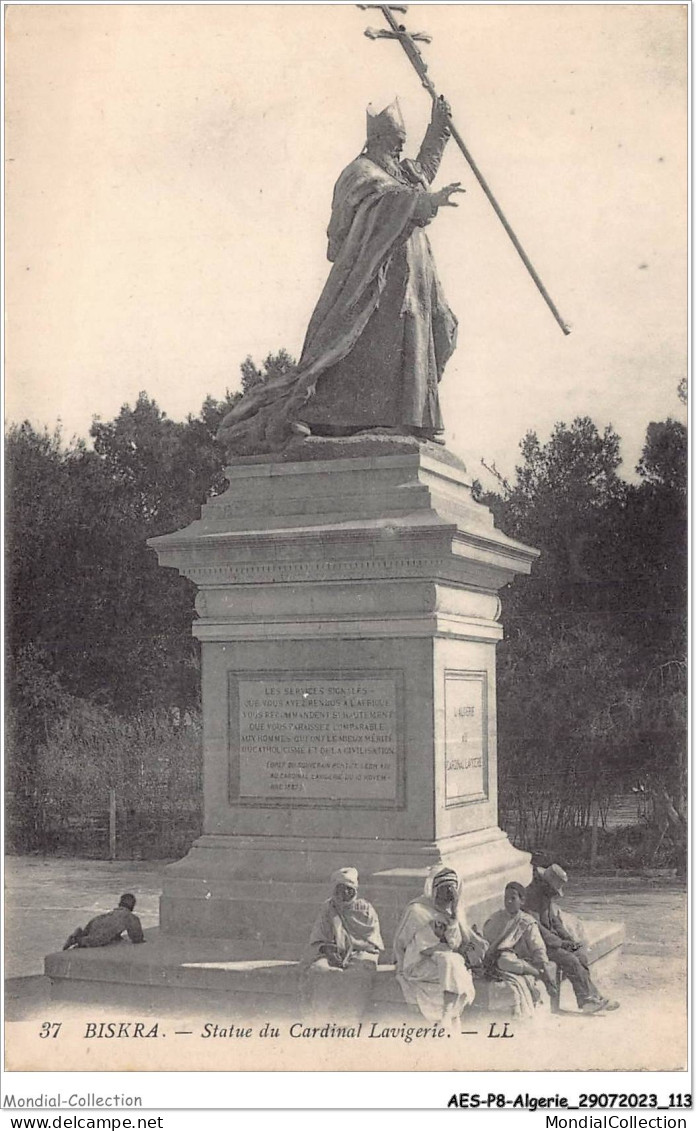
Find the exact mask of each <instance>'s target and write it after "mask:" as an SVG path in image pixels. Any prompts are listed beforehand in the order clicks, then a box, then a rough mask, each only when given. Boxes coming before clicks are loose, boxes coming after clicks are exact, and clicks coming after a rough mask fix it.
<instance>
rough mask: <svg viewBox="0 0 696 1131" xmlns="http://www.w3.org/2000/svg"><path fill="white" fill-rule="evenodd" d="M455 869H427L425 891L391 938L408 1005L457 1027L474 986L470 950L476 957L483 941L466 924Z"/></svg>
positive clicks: (427, 1016) (483, 946)
mask: <svg viewBox="0 0 696 1131" xmlns="http://www.w3.org/2000/svg"><path fill="white" fill-rule="evenodd" d="M459 903H460V901H459V881H458V878H457V874H456V872H454V871H453V870H452V869H451V868H448V867H445V866H443V865H441V864H440V865H436V866H435V868H433V869H431V871H430V874H429V876H428V878H427V879H426V881H425V889H424V892H423V895H422V896H420V897H419V898H418V899H414V900H412V901H411V903H409V905H408V907H407V908H406V911H405V912H404V915H403V918H402V920H401V922H400V924H399V926H398V928H397V931H396V936H395V939H394V961H395V963H396V977H397V979H398V981H399V984H400V985H401V988H402V990H403V992H404V998H405V1000H406V1001H407V1002H408V1003H409V1005H417V1006H418V1008H419V1009H420V1011H421V1013H422V1014H423V1016H424V1017H425V1018H426V1019H427V1020H428V1021H439V1022H441V1023H442V1024H443V1025H444V1026H445V1027H446V1028H450V1029H456V1026H457V1025H458V1023H459V1019H460V1017H461V1014H462V1011H463V1009H464V1008H465V1007H466V1006H467V1005H471V1004H472V1002H473V1000H474V995H475V990H474V983H473V980H472V977H471V972H470V970H469V967H468V964H467V958H466V957H465V955H467V953H468V952H470V951H471V952H477V953H476V958H477V959H480V958H481V956H482V953H483V951H484V950H485V946H486V944H485V941H484V940H483V939H482V938H481V937H480V936H479V935H477V934H476V932H475V931H473V930H471V928H469V927H468V926H467V925H466V922H465V920H464V916H463V912H462V909H461V908H460V906H459Z"/></svg>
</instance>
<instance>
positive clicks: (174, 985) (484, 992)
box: [44, 921, 624, 1018]
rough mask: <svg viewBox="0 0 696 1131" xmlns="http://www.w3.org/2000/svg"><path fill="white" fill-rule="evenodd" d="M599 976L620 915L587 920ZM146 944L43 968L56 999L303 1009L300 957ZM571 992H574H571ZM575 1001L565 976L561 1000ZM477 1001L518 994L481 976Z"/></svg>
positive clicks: (383, 983) (396, 999)
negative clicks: (614, 918) (605, 919)
mask: <svg viewBox="0 0 696 1131" xmlns="http://www.w3.org/2000/svg"><path fill="white" fill-rule="evenodd" d="M584 927H585V931H586V934H587V939H588V946H587V949H588V953H589V957H590V964H591V968H592V974H593V977H594V976H595V975H598V976H599V977H600V978H601V977H602V976H605V975H606V973H607V972H608V969H609V966H610V963H611V961H612V960H615V959H616V957H617V956H618V953H619V949H620V947H621V943H622V942H623V938H624V928H623V925H622V924H620V923H607V922H598V921H594V922H593V921H586V922H585V923H584ZM145 937H146V939H147V942H146V943H144V944H142V945H140V946H133V945H132V944H131V943H128V942H123V943H118V944H114V945H113V946H109V947H103V948H99V949H94V950H68V951H61V952H59V953H57V954H49V955H47V957H46V959H45V960H44V970H45V973H46V976H47V977H48V978H49V979H50V982H51V996H52V998H53V1000H55V1001H72V1002H85V1003H89V1004H92V1005H94V1004H99V1005H103V1006H110V1007H116V1006H119V1007H121V1008H128V1009H135V1010H138V1011H140V1012H143V1013H146V1012H153V1011H155V1012H165V1011H166V1012H167V1013H177V1012H178V1013H181V1012H182V1011H183V1012H194V1013H197V1014H199V1015H200V1014H205V1013H209V1014H211V1015H215V1016H218V1015H220V1013H223V1014H225V1015H226V1016H228V1017H229V1016H230V1015H231V1014H234V1015H235V1016H236V1017H243V1016H245V1017H249V1018H251V1017H257V1016H261V1017H263V1016H265V1017H272V1016H277V1017H281V1016H283V1017H290V1016H292V1017H297V1015H298V1011H299V964H298V962H297V960H296V959H295V958H283V957H271V956H259V955H258V951H257V952H256V954H254V953H251V952H247V953H245V952H244V951H243V950H241V949H240V946H239V943H234V942H231V941H229V940H226V939H201V938H193V939H192V938H181V937H175V936H172V935H163V934H161V933H160V931H159V929H154V930H150V931H146V932H145ZM568 994H570V997H568ZM564 999H565V1000H566V1001H567V1004H568V1006H570V1007H572V1004H573V1003H572V990H571V987H570V986H569V985H568V984H567V983H565V984H564V986H563V989H562V1002H561V1004H562V1005H563V1004H564ZM374 1002H375V1007H376V1009H377V1010H378V1011H380V1012H381V1011H383V1010H384V1009H385V1008H390V1007H391V1008H393V1009H399V1008H403V1007H404V1001H403V994H402V991H401V987H400V986H399V984H398V982H397V981H396V978H395V977H394V967H393V965H390V964H384V965H380V966H379V967H378V968H377V974H376V977H375V982H374ZM476 1006H477V1007H480V1008H481V1009H483V1010H485V1011H486V1012H496V1013H497V1012H501V1013H506V1012H510V1010H511V1008H512V996H511V994H510V991H509V989H508V988H507V987H506V986H505V984H504V983H500V982H487V983H482V985H481V987H480V988H479V989H478V991H477V999H476Z"/></svg>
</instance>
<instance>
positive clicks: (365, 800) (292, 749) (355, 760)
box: [230, 672, 403, 808]
mask: <svg viewBox="0 0 696 1131" xmlns="http://www.w3.org/2000/svg"><path fill="white" fill-rule="evenodd" d="M401 716H402V709H401V673H398V672H393V673H390V672H386V673H380V676H379V677H375V676H373V675H372V674H367V675H363V674H360V673H352V672H351V673H342V674H340V675H331V673H326V672H323V673H322V674H321V675H315V674H312V673H311V672H310V673H305V672H303V673H299V674H295V673H292V672H281V673H271V674H266V673H264V674H262V675H259V674H257V673H243V674H242V673H235V674H232V673H231V675H230V722H231V728H230V730H231V751H230V754H231V763H230V765H231V790H230V792H231V800H232V801H235V802H238V803H239V802H241V803H246V804H261V805H268V804H275V805H284V806H286V805H290V806H294V805H302V804H322V803H324V804H331V805H338V806H344V805H349V806H350V805H354V806H358V807H361V808H362V807H367V808H395V807H397V806H398V805H399V804H400V803H401V798H402V793H403V790H402V787H401V762H402V759H401V754H400V750H401V741H400V736H401V734H402V732H403V727H402V722H401Z"/></svg>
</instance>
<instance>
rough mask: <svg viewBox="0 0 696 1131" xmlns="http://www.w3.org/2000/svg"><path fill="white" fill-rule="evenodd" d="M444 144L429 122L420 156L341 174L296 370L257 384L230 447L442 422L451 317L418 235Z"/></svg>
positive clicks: (233, 426)
mask: <svg viewBox="0 0 696 1131" xmlns="http://www.w3.org/2000/svg"><path fill="white" fill-rule="evenodd" d="M445 141H446V130H445V129H444V128H442V127H441V126H438V125H437V124H436V123H431V126H430V127H429V129H428V132H427V133H426V137H425V139H424V142H423V145H422V146H421V150H420V153H419V155H418V159H417V161H415V162H412V161H404V162H401V163H400V164H398V165H394V167H393V168H392V169H391V170H390V171H387V169H385V168H382V167H381V166H380V165H378V164H377V163H376V162H375V161H373V160H372V159H371V158H370V157H368V156H367V155H366V154H363V155H361V156H360V157H358V158H356V160H355V161H353V162H351V164H350V165H348V167H347V168H346V169H345V170H344V171H343V173H342V174H341V176H340V177H339V179H338V182H337V184H336V187H335V190H334V196H333V205H332V214H331V221H330V224H329V228H328V237H329V247H328V257H329V260H330V261H332V263H333V267H332V269H331V272H330V274H329V277H328V279H327V281H326V285H325V286H324V290H323V291H322V294H321V296H320V298H319V301H318V303H317V306H316V308H315V310H314V313H313V315H312V318H311V320H310V323H309V327H308V330H307V335H306V338H305V343H304V347H303V350H302V356H301V358H300V362H299V366H298V370H297V372H296V373H294V374H289V375H286V376H283V377H280V378H277V379H275V380H271V381H268V382H266V383H265V384H264V385H262V386H259V387H257V388H255V389H253V390H252V391H251V392H250V393H249V394H248V395H247V396H245V397H244V398H243V399H242V400H241V401H240V402H239V404H237V405H236V406H235V407H234V408H233V409H232V411H231V412H230V413H228V415H227V417H226V418H225V420H224V421H223V424H222V427H221V429H220V434H219V435H220V439H222V440H223V441H224V442H225V443H227V444H228V445H229V447H230V449H231V450H232V451H234V450H238V451H239V452H240V453H243V452H245V451H249V452H251V451H258V452H260V451H268V450H274V448H276V447H278V446H280V445H281V444H282V443H283V442H284V441H285V440H286V439H287V428H288V422H289V421H304V422H306V423H308V424H310V426H311V425H312V424H314V425H319V426H327V425H328V426H330V427H331V428H334V427H338V428H342V427H345V428H348V429H350V428H354V429H358V428H369V427H380V426H383V427H395V426H398V425H403V426H407V427H413V428H423V429H425V430H426V431H433V432H434V431H438V430H440V429H441V427H442V420H441V416H440V408H439V403H438V389H437V387H438V382H439V381H440V378H441V377H442V373H443V370H444V367H445V365H446V363H447V361H448V359H449V357H450V356H451V354H452V352H453V350H454V347H455V344H456V332H457V320H456V318H455V316H454V314H453V313H452V311H451V310H450V308H449V306H448V305H447V302H446V300H445V297H444V294H443V292H442V287H441V285H440V281H439V279H438V276H437V272H436V269H435V263H434V260H433V255H432V251H431V248H430V243H429V240H428V238H427V235H426V234H425V231H424V230H423V229H424V227H425V225H426V224H427V223H428V222H429V221H430V220H431V219H432V218H433V216H434V215H435V213H436V212H437V208H436V207H435V205H434V204H433V199H432V197H430V196H429V195H428V194H427V192H426V186H427V184H429V183H430V181H431V180H432V179H433V177H434V176H435V173H436V171H437V168H438V165H439V163H440V158H441V155H442V150H443V148H444V144H445Z"/></svg>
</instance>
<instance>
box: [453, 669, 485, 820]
mask: <svg viewBox="0 0 696 1131" xmlns="http://www.w3.org/2000/svg"><path fill="white" fill-rule="evenodd" d="M487 714H488V712H487V705H486V673H485V672H456V671H447V672H445V805H447V806H449V805H462V804H465V803H466V802H469V801H481V800H484V799H486V798H487V797H488V743H487V732H488V718H487Z"/></svg>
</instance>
